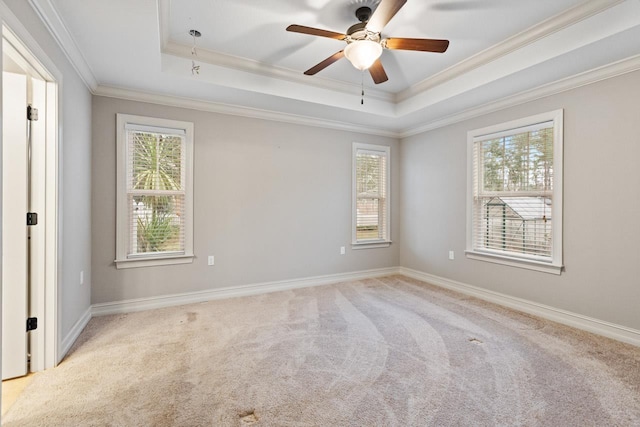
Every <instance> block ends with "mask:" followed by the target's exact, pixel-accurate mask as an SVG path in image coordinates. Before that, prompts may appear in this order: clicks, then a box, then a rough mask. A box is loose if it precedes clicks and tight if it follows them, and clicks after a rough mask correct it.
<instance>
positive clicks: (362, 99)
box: [360, 70, 364, 105]
mask: <svg viewBox="0 0 640 427" xmlns="http://www.w3.org/2000/svg"><path fill="white" fill-rule="evenodd" d="M360 87H361V88H362V98H360V105H364V70H362V79H361V80H360Z"/></svg>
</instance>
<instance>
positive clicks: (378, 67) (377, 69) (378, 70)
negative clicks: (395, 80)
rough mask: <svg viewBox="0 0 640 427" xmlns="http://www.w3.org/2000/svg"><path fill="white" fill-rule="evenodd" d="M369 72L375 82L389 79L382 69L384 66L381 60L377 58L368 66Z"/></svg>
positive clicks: (378, 82)
mask: <svg viewBox="0 0 640 427" xmlns="http://www.w3.org/2000/svg"><path fill="white" fill-rule="evenodd" d="M369 73H370V74H371V78H373V81H374V82H375V83H376V84H380V83H384V82H386V81H387V80H389V77H387V73H386V72H385V71H384V67H383V66H382V61H380V59H377V60H376V62H374V63H373V65H372V66H371V67H369Z"/></svg>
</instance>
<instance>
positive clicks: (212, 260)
mask: <svg viewBox="0 0 640 427" xmlns="http://www.w3.org/2000/svg"><path fill="white" fill-rule="evenodd" d="M207 264H209V265H215V262H214V259H213V255H209V259H208V260H207Z"/></svg>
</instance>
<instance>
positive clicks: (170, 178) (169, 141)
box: [126, 126, 185, 257]
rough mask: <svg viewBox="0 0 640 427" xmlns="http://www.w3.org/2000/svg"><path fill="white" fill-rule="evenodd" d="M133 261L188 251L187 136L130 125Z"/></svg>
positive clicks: (128, 165)
mask: <svg viewBox="0 0 640 427" xmlns="http://www.w3.org/2000/svg"><path fill="white" fill-rule="evenodd" d="M126 132H127V158H128V162H127V203H128V206H129V226H130V238H129V243H130V245H129V248H128V252H127V257H135V256H138V255H149V254H157V253H177V254H184V252H185V223H184V212H185V179H184V178H185V177H184V172H185V155H184V154H185V133H184V131H181V130H178V129H161V128H152V127H141V126H127V130H126Z"/></svg>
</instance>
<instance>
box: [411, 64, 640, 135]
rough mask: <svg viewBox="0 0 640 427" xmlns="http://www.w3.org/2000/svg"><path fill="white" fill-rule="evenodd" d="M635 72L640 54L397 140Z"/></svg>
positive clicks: (415, 130) (442, 120)
mask: <svg viewBox="0 0 640 427" xmlns="http://www.w3.org/2000/svg"><path fill="white" fill-rule="evenodd" d="M638 70H640V55H636V56H632V57H629V58H626V59H623V60H621V61H617V62H614V63H611V64H608V65H605V66H602V67H598V68H594V69H593V70H589V71H585V72H583V73H580V74H576V75H574V76H571V77H567V78H564V79H561V80H557V81H555V82H552V83H548V84H546V85H543V86H539V87H537V88H535V89H530V90H527V91H524V92H520V93H517V94H515V95H511V96H508V97H506V98H502V99H499V100H497V101H493V102H490V103H487V104H484V105H481V106H479V107H476V108H472V109H469V110H465V111H462V112H460V113H456V114H452V115H450V116H447V117H443V118H440V119H438V120H434V121H432V122H429V123H427V124H424V125H421V126H418V127H415V128H412V129H408V130H405V131H401V132H400V136H399V137H400V138H407V137H410V136H414V135H418V134H420V133H424V132H428V131H431V130H435V129H438V128H441V127H444V126H449V125H452V124H455V123H459V122H462V121H465V120H469V119H472V118H475V117H479V116H483V115H485V114H490V113H494V112H496V111H500V110H504V109H507V108H511V107H515V106H517V105H521V104H524V103H527V102H531V101H535V100H537V99H540V98H546V97H548V96H552V95H556V94H559V93H562V92H566V91H569V90H572V89H576V88H579V87H581V86H587V85H590V84H593V83H597V82H599V81H602V80H607V79H610V78H613V77H617V76H621V75H623V74H627V73H631V72H634V71H638Z"/></svg>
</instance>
